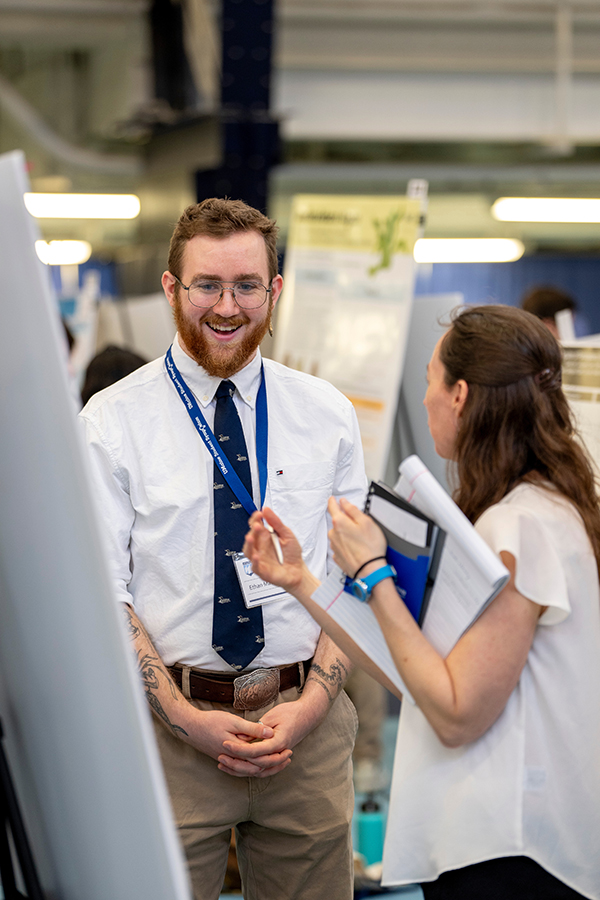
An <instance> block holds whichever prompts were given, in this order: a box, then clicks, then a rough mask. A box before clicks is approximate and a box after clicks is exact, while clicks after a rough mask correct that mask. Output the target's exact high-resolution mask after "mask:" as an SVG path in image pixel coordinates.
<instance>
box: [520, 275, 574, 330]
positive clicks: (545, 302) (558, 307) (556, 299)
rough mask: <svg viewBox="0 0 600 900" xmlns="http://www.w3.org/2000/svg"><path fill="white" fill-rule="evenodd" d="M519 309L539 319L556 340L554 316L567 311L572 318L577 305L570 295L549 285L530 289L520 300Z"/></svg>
mask: <svg viewBox="0 0 600 900" xmlns="http://www.w3.org/2000/svg"><path fill="white" fill-rule="evenodd" d="M521 307H522V309H524V310H525V312H529V313H532V314H533V315H534V316H537V317H538V319H541V320H542V322H543V323H544V325H546V326H547V327H548V328H549V329H550V331H551V332H552V334H553V335H554V337H556V338H558V337H559V334H558V328H557V325H556V314H557V313H559V312H562V310H563V309H568V310H570V311H571V314H572V315H573V316H574V315H575V312H576V311H577V303H576V302H575V300H574V299H573V298H572V297H571V296H570V294H567V293H566V291H562V290H560V288H555V287H551V286H549V285H541V286H540V287H534V288H531V290H529V291H528V292H527V293H526V294H525V296H524V297H523V299H522V300H521Z"/></svg>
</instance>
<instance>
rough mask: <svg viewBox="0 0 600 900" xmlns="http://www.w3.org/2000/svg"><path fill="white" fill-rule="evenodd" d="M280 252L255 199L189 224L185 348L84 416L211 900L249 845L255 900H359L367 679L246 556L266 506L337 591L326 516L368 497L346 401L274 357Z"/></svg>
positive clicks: (179, 258) (113, 543)
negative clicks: (355, 694)
mask: <svg viewBox="0 0 600 900" xmlns="http://www.w3.org/2000/svg"><path fill="white" fill-rule="evenodd" d="M276 234H277V229H276V225H275V223H274V222H273V221H272V220H270V219H268V218H266V217H265V216H264V215H262V213H260V212H258V211H257V210H254V209H251V208H250V207H248V206H246V205H245V204H244V203H241V202H240V201H231V200H217V199H212V200H205V201H204V202H202V203H200V204H197V205H195V206H191V207H189V208H188V209H187V210H185V212H184V213H183V215H182V217H181V219H180V220H179V222H178V223H177V226H176V227H175V231H174V233H173V237H172V239H171V247H170V252H169V261H168V270H167V271H166V272H165V273H164V274H163V277H162V284H163V289H164V291H165V294H166V297H167V299H168V301H169V303H170V305H171V307H172V308H173V314H174V317H175V321H176V324H177V330H178V333H177V336H176V338H175V341H174V342H173V346H172V347H171V348H170V350H169V351H168V353H167V355H166V357H165V358H164V359H159V360H155V361H154V362H152V363H149V364H148V365H147V366H144V367H143V368H141V369H138V370H137V371H136V372H135V373H133V375H131V376H129V377H127V378H125V379H123V380H122V381H120V382H118V383H117V384H115V385H113V386H112V387H110V388H107V389H106V390H105V391H102V392H100V393H99V394H96V395H95V396H94V397H93V398H92V399H91V400H90V402H89V403H88V404H87V406H86V407H85V409H84V410H83V411H82V413H81V417H82V419H83V422H84V424H85V427H86V432H87V440H88V444H89V447H90V454H91V459H92V469H93V475H94V479H95V487H96V493H97V495H98V498H99V501H100V504H101V509H102V513H103V516H104V519H105V522H106V530H107V533H108V540H109V551H110V561H111V565H112V571H113V575H114V580H115V585H116V589H117V594H118V597H119V599H120V600H121V601H123V608H124V612H125V617H126V620H127V624H128V629H129V633H130V636H131V640H132V642H133V645H134V647H135V651H136V654H137V659H138V663H139V668H140V672H141V675H142V679H143V683H144V687H145V691H146V696H147V698H148V701H149V704H150V706H151V708H152V710H153V712H154V714H155V721H156V733H157V739H158V744H159V748H160V751H161V755H162V759H163V764H164V767H165V773H166V777H167V781H168V785H169V789H170V793H171V799H172V803H173V809H174V814H175V818H176V821H177V824H178V827H179V831H180V835H181V838H182V841H183V845H184V848H185V851H186V854H187V858H188V863H189V867H190V873H191V878H192V882H193V888H194V894H195V898H196V900H216V898H217V897H218V895H219V892H220V890H221V887H222V884H223V878H224V873H225V868H226V864H227V853H228V847H229V840H230V833H231V829H232V828H235V829H236V836H237V848H238V859H239V865H240V872H241V876H242V883H243V890H244V897H245V898H246V900H277V898H285V900H349V898H351V897H352V887H353V886H352V857H351V845H350V823H351V816H352V809H353V800H352V783H351V762H350V759H351V752H352V746H353V740H354V734H355V730H356V716H355V713H354V710H353V708H352V706H351V704H350V702H349V700H348V699H347V697H346V695H345V693H344V692H343V690H342V688H343V683H344V680H345V677H346V675H347V672H348V670H349V664H348V661H347V659H346V657H345V656H344V655H343V654H342V653H341V652H340V650H339V649H338V648H337V647H336V646H335V645H334V644H333V643H332V642H331V641H330V640H329V639H328V638H327V637H326V636H325V635H321V634H320V632H319V630H318V628H316V626H315V624H314V622H313V620H312V619H311V618H310V617H309V616H308V615H307V614H306V613H305V611H304V610H303V608H302V607H301V606H300V605H299V604H298V603H297V601H296V600H294V599H293V598H291V597H290V596H289V595H287V594H284V593H283V592H281V591H279V590H278V589H276V588H273V586H270V585H268V584H265V583H260V581H259V580H258V579H257V578H256V577H255V576H253V574H252V572H251V569H249V566H248V564H247V563H246V564H244V559H243V558H241V554H240V551H241V548H242V545H243V539H244V533H245V531H246V529H247V521H248V516H249V514H250V512H252V511H253V510H254V509H255V508H261V507H262V505H263V504H266V505H268V506H270V507H272V508H273V509H274V510H275V511H276V512H277V513H278V514H279V515H280V516H281V518H282V519H283V520H284V521H286V522H287V523H288V524H289V525H290V527H292V528H293V530H294V531H295V532H296V534H297V535H299V538H300V540H301V543H302V547H303V554H304V558H305V559H306V561H307V563H308V565H309V567H310V568H311V570H312V571H313V572H314V573H315V574H316V575H317V576H318V577H320V578H322V577H323V575H324V574H325V573H326V568H327V528H328V523H327V516H326V508H327V500H328V498H329V497H330V496H331V495H333V496H335V497H340V496H346V497H348V498H349V499H350V500H352V502H354V503H356V504H361V503H362V500H363V497H364V493H365V489H366V481H365V475H364V467H363V457H362V450H361V446H360V438H359V433H358V427H357V423H356V417H355V415H354V411H353V409H352V406H351V404H350V403H349V402H348V400H347V399H346V398H345V397H343V396H342V395H341V394H340V393H339V392H338V391H336V390H335V389H334V388H333V387H332V386H331V385H329V384H327V383H326V382H324V381H321V380H320V379H316V378H313V377H311V376H308V375H304V374H302V373H299V372H295V371H292V370H290V369H287V368H286V367H284V366H281V365H279V364H278V363H275V362H273V361H272V360H267V359H264V360H263V359H262V357H261V354H260V351H259V349H258V348H259V344H260V342H261V340H262V339H263V337H264V336H265V334H266V333H267V331H268V330H269V329H270V324H271V315H272V311H273V307H274V306H275V304H276V303H277V300H278V299H279V296H280V294H281V290H282V287H283V280H282V278H281V276H280V275H279V274H278V271H277V254H276V246H275V242H276Z"/></svg>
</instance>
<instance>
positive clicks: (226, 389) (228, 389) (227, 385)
mask: <svg viewBox="0 0 600 900" xmlns="http://www.w3.org/2000/svg"><path fill="white" fill-rule="evenodd" d="M234 393H235V384H234V383H233V382H232V381H222V382H221V384H220V385H219V387H218V388H217V393H216V395H215V396H216V398H217V400H224V399H225V398H226V397H233V395H234Z"/></svg>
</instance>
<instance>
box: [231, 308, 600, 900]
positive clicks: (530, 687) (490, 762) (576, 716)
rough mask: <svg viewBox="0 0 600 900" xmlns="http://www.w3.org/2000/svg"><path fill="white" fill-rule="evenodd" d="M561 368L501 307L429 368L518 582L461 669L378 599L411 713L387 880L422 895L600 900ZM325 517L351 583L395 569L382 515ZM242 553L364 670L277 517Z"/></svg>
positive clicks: (595, 692) (593, 500)
mask: <svg viewBox="0 0 600 900" xmlns="http://www.w3.org/2000/svg"><path fill="white" fill-rule="evenodd" d="M560 373H561V353H560V347H559V345H558V344H557V342H556V340H555V339H554V337H553V336H552V335H551V334H550V332H549V331H548V330H547V329H546V328H545V326H544V325H543V324H542V323H541V322H539V321H538V320H537V319H535V318H534V317H533V316H531V315H530V314H528V313H525V312H523V311H522V310H518V309H514V308H511V307H503V306H480V307H472V308H469V309H467V310H464V311H462V312H460V313H459V314H457V315H456V316H455V317H454V318H453V321H452V324H451V326H450V328H449V330H448V331H447V332H446V334H445V335H444V336H443V337H442V338H441V339H440V341H439V343H438V345H437V346H436V349H435V351H434V353H433V356H432V358H431V361H430V363H429V365H428V388H427V393H426V396H425V401H424V402H425V406H426V408H427V412H428V421H429V428H430V431H431V434H432V437H433V439H434V442H435V447H436V451H437V452H438V453H439V454H440V456H442V457H444V458H446V459H448V460H452V461H453V463H452V465H453V466H454V468H455V471H456V474H457V477H458V486H457V489H456V491H455V495H454V496H455V500H456V502H457V503H458V505H459V506H460V507H461V509H462V510H463V511H464V512H465V514H466V515H467V516H468V517H469V519H470V520H471V521H472V522H473V523H474V524H475V527H476V528H477V530H478V531H479V533H480V534H481V535H482V536H483V538H484V539H485V540H486V541H487V542H488V544H489V545H490V546H491V547H492V549H493V550H494V551H495V552H496V553H498V554H499V555H500V557H501V558H502V560H503V562H504V564H505V565H506V567H507V568H508V570H509V572H510V580H509V582H508V584H507V585H506V587H505V588H504V589H503V590H502V591H501V593H500V594H499V595H498V596H497V597H496V598H495V599H494V600H493V602H492V603H491V604H490V605H489V606H488V607H487V609H486V610H485V611H484V613H483V614H482V615H481V616H480V617H479V619H478V620H477V621H476V622H475V624H474V625H473V626H472V627H471V629H470V630H469V631H467V632H466V634H464V635H463V637H462V638H461V639H460V640H459V641H458V643H457V644H456V646H455V647H454V649H453V650H452V651H451V653H450V654H449V656H448V657H447V658H446V659H444V658H442V657H441V656H440V655H439V654H438V653H437V652H436V651H435V650H434V648H433V647H432V646H431V645H430V644H429V643H428V641H427V640H426V638H425V637H424V636H423V634H422V632H421V631H420V629H419V628H418V627H417V625H416V623H415V621H414V620H413V618H412V616H411V615H410V613H409V612H408V610H407V608H406V606H405V605H404V603H403V602H402V600H401V599H400V597H399V595H398V592H397V591H396V588H395V585H394V583H393V581H392V578H391V577H386V578H383V579H382V580H381V581H379V582H378V583H376V584H375V585H374V587H373V589H372V592H371V595H370V604H371V608H372V610H373V612H374V614H375V616H376V618H377V620H378V621H379V624H380V626H381V628H382V630H383V633H384V635H385V637H386V641H387V643H388V645H389V648H390V651H391V653H392V656H393V659H394V661H395V664H396V666H397V668H398V671H399V673H400V675H401V677H402V680H403V681H404V683H405V684H406V686H407V688H408V690H409V691H410V693H411V694H412V697H413V698H414V700H415V704H414V705H413V704H411V703H409V702H406V703H403V705H402V710H401V716H400V724H399V731H398V746H397V754H396V764H395V769H394V781H393V785H392V797H391V805H390V816H389V819H388V834H387V839H386V850H385V855H384V883H386V884H406V883H411V882H415V881H417V882H420V883H421V884H422V887H423V891H424V894H425V898H426V900H442V898H443V900H446V898H448V900H450V898H459V897H460V898H461V900H476V898H477V900H479V898H485V900H489V898H496V897H497V898H502V900H504V898H507V897H511V898H517V900H518V898H522V900H533V898H535V900H537V898H539V900H542V898H543V900H552V898H556V900H567V898H572V900H574V898H577V897H581V896H583V897H588V898H593V900H599V898H600V589H599V566H600V512H599V508H598V498H597V494H596V485H595V478H594V473H593V469H592V465H591V463H590V461H589V460H588V457H587V455H586V453H585V451H584V449H583V447H582V445H581V444H580V443H579V441H578V439H577V436H576V433H575V431H574V428H573V424H572V421H571V415H570V412H569V408H568V406H567V402H566V399H565V397H564V394H563V392H562V389H561V374H560ZM330 513H331V516H332V530H331V532H330V540H331V545H332V548H333V552H334V559H335V561H336V562H337V563H338V564H339V565H340V566H341V567H342V569H343V570H344V571H345V572H346V573H348V574H349V575H350V577H352V576H353V575H354V573H355V572H356V571H357V570H358V569H359V568H360V567H361V566H363V568H362V570H361V579H362V578H364V577H365V576H368V575H369V574H373V573H374V572H375V571H376V570H378V569H379V568H381V567H382V562H383V561H382V560H381V557H382V556H383V555H384V554H385V550H386V542H385V538H384V536H383V534H382V532H381V531H380V529H379V528H378V526H377V525H376V524H375V523H374V522H373V520H372V519H370V518H369V516H366V515H364V514H363V513H362V512H360V511H359V510H358V509H357V508H356V507H354V506H352V505H351V504H350V503H347V502H346V501H344V500H342V501H341V502H340V503H339V504H338V503H337V502H336V501H334V500H331V501H330ZM261 516H264V518H265V519H266V521H267V522H268V523H269V524H270V525H271V526H272V527H273V528H274V529H275V530H276V532H277V533H278V535H279V539H280V542H281V546H282V548H283V553H284V561H285V563H284V565H283V566H282V565H280V564H279V563H278V562H277V558H276V557H275V554H274V551H273V547H272V542H271V540H270V539H269V537H270V536H269V534H268V532H267V531H266V530H265V528H264V526H263V524H262V520H261ZM245 550H246V553H247V555H248V557H249V558H250V560H251V561H252V565H253V568H254V570H255V571H257V572H258V573H259V574H260V575H261V576H262V577H264V578H266V579H268V580H270V581H273V582H275V583H277V584H281V585H282V586H284V587H285V588H286V589H287V590H289V591H291V592H292V593H293V594H295V595H296V596H297V597H298V599H299V600H300V602H301V603H303V604H304V605H305V606H306V608H307V609H308V610H309V611H310V612H311V613H312V614H313V615H314V616H315V618H316V619H317V621H319V622H320V624H321V625H322V627H323V628H324V629H325V630H326V631H329V632H330V633H331V635H332V637H334V639H335V640H337V641H338V643H340V645H341V646H342V647H343V649H345V650H347V651H348V652H349V653H350V655H352V653H353V651H354V650H355V645H348V644H347V643H346V645H345V646H344V637H343V633H341V632H340V630H339V629H336V628H335V627H334V626H333V625H332V621H331V620H330V619H329V617H328V616H327V615H326V613H324V612H323V611H322V610H321V609H320V608H319V607H318V606H317V605H316V604H315V603H314V601H312V600H311V596H312V594H313V593H314V590H315V588H316V586H317V584H318V582H317V580H316V579H315V578H314V576H312V574H311V573H310V572H309V571H308V569H306V567H305V566H304V564H303V562H302V555H301V550H300V547H299V545H298V543H297V541H296V540H295V538H294V536H293V534H292V533H291V532H290V531H289V529H287V528H286V527H285V526H284V525H283V523H282V522H281V521H280V520H279V519H278V517H277V516H276V515H275V514H274V513H273V512H272V511H271V510H263V511H262V513H261V514H260V515H258V514H255V515H254V516H253V517H252V519H251V530H250V532H249V535H248V537H247V540H246V547H245ZM376 557H379V558H380V560H379V561H373V562H370V563H369V564H368V565H365V563H366V561H367V560H371V559H373V558H376ZM359 661H360V662H363V661H364V660H363V659H360V660H359ZM291 764H292V765H293V762H291Z"/></svg>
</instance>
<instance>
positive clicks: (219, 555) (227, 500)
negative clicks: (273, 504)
mask: <svg viewBox="0 0 600 900" xmlns="http://www.w3.org/2000/svg"><path fill="white" fill-rule="evenodd" d="M234 393H235V385H233V384H232V383H231V381H222V382H221V384H220V385H219V387H218V388H217V394H216V397H217V407H216V410H215V424H214V428H213V432H214V435H215V437H216V439H217V441H218V442H219V446H220V447H221V449H222V450H223V452H224V453H225V455H226V456H227V458H228V460H229V462H230V463H231V465H232V466H233V468H234V469H235V471H236V472H237V474H238V476H239V478H240V479H241V481H242V484H243V485H244V487H245V488H246V490H247V491H248V493H249V494H250V496H252V479H251V476H250V463H249V462H248V450H247V448H246V441H245V440H244V432H243V431H242V423H241V422H240V417H239V416H238V412H237V409H236V408H235V403H234V402H233V395H234ZM214 509H215V599H214V608H213V633H212V641H213V650H215V651H216V652H217V653H218V654H219V656H220V657H222V659H224V660H225V662H227V663H229V665H230V666H232V668H234V669H244V668H245V667H246V666H247V665H248V664H249V663H250V662H252V660H253V659H254V657H255V656H256V655H257V654H258V653H260V651H261V650H262V649H263V646H264V640H265V639H264V631H263V617H262V609H261V608H260V607H256V608H255V609H247V608H246V605H245V603H244V598H243V596H242V591H241V589H240V585H239V581H238V578H237V574H236V572H235V567H234V564H233V560H232V558H231V557H232V554H234V553H236V552H237V551H240V550H241V549H242V546H243V544H244V535H245V534H246V532H247V531H248V513H247V512H246V510H245V509H244V507H243V506H242V504H241V503H240V501H239V500H238V498H237V497H236V495H235V494H234V493H233V491H232V490H231V488H230V487H229V485H228V484H227V482H226V481H225V478H224V477H223V475H222V474H221V472H220V471H219V468H218V467H217V465H216V464H215V467H214Z"/></svg>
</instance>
